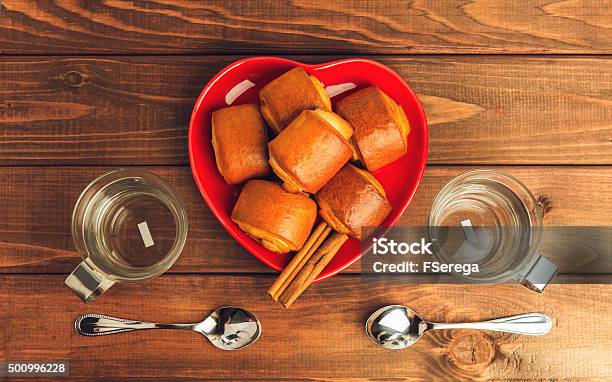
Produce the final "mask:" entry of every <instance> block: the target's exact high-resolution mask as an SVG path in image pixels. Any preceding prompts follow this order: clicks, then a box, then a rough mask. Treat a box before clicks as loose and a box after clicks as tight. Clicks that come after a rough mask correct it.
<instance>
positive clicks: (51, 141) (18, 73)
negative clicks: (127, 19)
mask: <svg viewBox="0 0 612 382" xmlns="http://www.w3.org/2000/svg"><path fill="white" fill-rule="evenodd" d="M335 58H337V57H296V59H298V60H303V61H307V62H324V61H328V60H332V59H335ZM376 59H379V60H380V61H382V62H383V63H385V64H387V65H389V66H390V67H392V68H393V69H394V70H396V71H398V72H399V73H400V74H401V75H402V76H403V77H404V78H405V79H406V80H407V81H408V82H409V83H410V85H411V86H412V87H413V88H414V89H415V91H417V92H418V94H419V97H420V98H421V100H422V102H423V104H424V106H425V109H426V112H427V115H428V119H429V123H430V151H429V161H430V163H436V164H448V163H450V164H465V163H472V164H500V163H501V164H512V163H514V164H557V163H567V164H579V163H580V164H612V161H611V160H612V122H611V121H612V93H610V91H609V88H610V86H611V84H612V60H610V59H608V58H526V57H512V58H510V59H509V58H500V57H399V58H398V57H395V58H393V57H376ZM233 60H234V58H229V57H158V56H156V57H113V58H108V57H105V58H103V57H91V58H89V57H88V58H72V57H70V58H66V57H63V58H57V57H55V58H50V57H35V58H34V57H29V58H28V57H16V58H4V59H3V60H2V61H1V62H0V97H1V98H0V126H1V129H0V165H18V166H22V165H37V164H41V165H51V164H53V165H59V164H66V165H85V164H87V165H111V164H116V165H137V164H149V165H168V164H173V165H174V164H186V163H187V162H188V157H187V139H186V137H187V126H188V121H189V115H190V113H191V108H192V106H193V102H194V100H195V97H196V96H197V95H198V93H199V92H200V90H201V89H202V87H203V86H204V85H205V84H206V82H207V81H208V80H209V79H210V78H211V77H212V76H213V75H214V74H215V73H216V72H217V71H218V70H219V69H221V68H222V67H223V66H224V65H226V64H228V63H230V62H231V61H233Z"/></svg>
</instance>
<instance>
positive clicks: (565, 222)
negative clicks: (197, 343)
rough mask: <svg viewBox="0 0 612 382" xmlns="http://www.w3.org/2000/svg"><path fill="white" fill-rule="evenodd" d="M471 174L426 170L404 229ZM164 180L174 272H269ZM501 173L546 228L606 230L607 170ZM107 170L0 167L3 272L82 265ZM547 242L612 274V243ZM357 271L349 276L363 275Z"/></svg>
mask: <svg viewBox="0 0 612 382" xmlns="http://www.w3.org/2000/svg"><path fill="white" fill-rule="evenodd" d="M472 168H473V167H465V166H457V167H455V166H452V167H446V166H444V167H435V166H434V167H429V168H428V169H427V170H426V172H425V177H424V178H423V182H422V183H421V186H420V188H419V190H418V191H417V194H416V196H415V199H414V200H413V201H412V203H411V204H410V206H409V208H408V210H407V211H406V212H405V213H404V215H403V217H402V218H401V220H400V222H399V225H403V226H424V225H426V221H427V220H426V219H427V213H428V212H429V208H430V205H431V202H432V200H433V198H434V196H435V194H436V193H437V192H438V190H439V189H440V188H441V187H442V186H443V185H444V184H445V183H446V182H447V181H448V180H449V179H450V178H452V177H453V176H455V175H458V174H459V173H462V172H464V171H466V170H468V169H472ZM149 169H150V170H152V171H153V172H155V173H157V174H159V175H161V176H163V177H164V178H166V179H167V180H168V181H169V182H170V183H171V184H173V185H174V186H175V188H176V189H177V191H178V192H179V194H180V195H181V197H182V198H183V200H184V202H185V204H186V206H187V211H188V212H187V213H188V216H189V224H190V230H189V235H188V240H187V244H186V247H185V250H184V252H183V254H182V256H181V257H180V258H179V260H178V262H177V263H176V264H175V266H174V267H173V268H172V270H171V271H172V272H207V273H208V272H233V273H235V272H245V273H250V272H258V273H261V272H272V270H271V269H269V268H267V267H266V266H264V265H263V264H262V263H260V262H259V261H258V260H256V259H255V258H254V257H253V256H251V255H250V254H248V253H247V252H246V251H245V250H244V249H242V247H241V246H240V245H239V244H238V243H237V242H236V241H235V240H233V238H232V237H231V236H230V235H229V234H228V233H227V232H225V230H224V229H223V228H222V227H221V225H220V224H219V223H218V222H217V220H216V219H215V217H214V216H213V215H212V213H211V212H210V210H209V209H208V208H207V206H206V204H205V202H204V200H203V198H202V197H201V196H200V194H199V192H198V190H197V188H196V186H195V183H194V182H193V179H192V177H191V173H190V170H189V168H188V167H170V168H157V167H155V168H149ZM497 169H498V170H499V171H503V172H507V173H509V174H512V175H514V176H516V177H518V179H520V180H521V181H523V182H524V183H525V184H526V185H527V186H528V187H529V188H530V189H531V191H532V192H533V193H534V195H535V196H536V197H537V198H540V199H542V200H544V201H545V203H546V205H547V206H548V212H547V213H546V215H545V219H544V224H545V225H546V226H548V227H553V226H570V225H576V226H609V225H610V223H611V221H610V216H612V214H611V208H612V207H611V206H612V168H610V167H598V166H597V167H549V166H546V167H539V166H538V167H513V166H502V167H498V168H497ZM108 170H110V169H109V168H102V167H42V168H40V167H27V168H20V167H9V168H0V179H1V180H2V181H1V182H0V211H3V213H2V214H0V273H13V272H35V273H47V272H51V273H57V272H59V273H68V272H70V271H72V269H73V268H74V267H75V266H76V264H77V263H78V256H77V254H76V253H75V252H74V247H73V244H72V238H71V235H70V218H71V213H72V208H73V206H74V203H75V201H76V199H77V197H78V195H79V194H80V192H81V190H82V189H83V188H84V187H85V186H86V185H87V184H88V183H89V182H90V181H91V180H93V179H94V178H96V177H97V176H98V175H101V174H103V173H104V172H106V171H108ZM566 232H567V231H563V232H561V234H560V235H557V236H553V238H555V237H557V238H559V240H548V243H545V246H544V248H543V251H544V252H545V253H547V254H548V255H549V256H550V257H551V258H552V259H553V260H554V261H555V262H556V263H557V265H559V266H560V267H561V270H562V271H563V272H576V273H601V272H608V273H612V258H611V257H610V253H609V249H610V248H612V244H610V243H609V240H608V241H606V240H602V239H601V238H598V239H597V240H595V239H586V238H569V237H568V236H567V235H566ZM359 270H360V269H359V267H358V266H357V265H355V266H353V267H351V268H350V269H349V270H348V272H359Z"/></svg>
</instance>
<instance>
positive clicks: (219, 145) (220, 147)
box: [212, 104, 272, 184]
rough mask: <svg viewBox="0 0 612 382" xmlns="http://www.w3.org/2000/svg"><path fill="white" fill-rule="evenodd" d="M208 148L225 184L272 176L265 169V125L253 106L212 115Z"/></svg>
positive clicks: (229, 108)
mask: <svg viewBox="0 0 612 382" xmlns="http://www.w3.org/2000/svg"><path fill="white" fill-rule="evenodd" d="M212 145H213V149H214V151H215V160H216V162H217V168H218V169H219V172H220V173H221V176H223V179H225V181H226V182H227V183H228V184H238V183H242V182H244V181H247V180H249V179H252V178H263V177H266V176H268V175H270V174H271V173H272V171H271V169H270V166H269V165H268V137H267V133H266V125H265V124H264V122H263V120H262V119H261V115H260V114H259V109H258V108H257V105H255V104H248V105H239V106H230V107H226V108H223V109H219V110H217V111H215V112H213V114H212Z"/></svg>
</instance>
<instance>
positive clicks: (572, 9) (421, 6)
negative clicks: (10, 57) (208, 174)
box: [0, 0, 612, 54]
mask: <svg viewBox="0 0 612 382" xmlns="http://www.w3.org/2000/svg"><path fill="white" fill-rule="evenodd" d="M85 4H86V6H85ZM2 5H3V10H2V12H3V13H4V14H3V17H4V19H3V23H2V25H0V42H1V43H2V45H1V48H0V52H3V53H13V54H21V53H73V54H83V53H101V52H102V53H199V52H202V51H206V52H215V53H244V52H249V53H255V52H256V53H286V52H309V53H310V52H316V53H328V52H330V51H333V52H339V51H340V52H347V53H350V54H353V53H354V52H359V53H361V54H367V53H393V54H398V53H402V54H410V53H435V54H438V53H611V52H612V29H611V28H610V27H611V25H612V24H611V21H610V20H612V3H611V2H610V1H609V0H599V1H594V0H573V1H566V0H557V1H550V0H531V1H528V2H526V1H517V2H514V3H510V4H509V3H508V2H507V1H506V0H477V1H464V0H461V1H455V0H427V1H423V0H420V1H410V2H408V1H401V0H392V1H382V0H374V1H350V0H336V1H333V2H319V1H287V2H282V3H281V2H275V1H273V0H268V1H237V2H232V1H196V0H192V1H179V2H177V1H170V0H156V1H126V0H123V1H108V2H93V3H92V2H77V1H70V0H68V1H66V0H56V1H34V0H25V1H24V0H2Z"/></svg>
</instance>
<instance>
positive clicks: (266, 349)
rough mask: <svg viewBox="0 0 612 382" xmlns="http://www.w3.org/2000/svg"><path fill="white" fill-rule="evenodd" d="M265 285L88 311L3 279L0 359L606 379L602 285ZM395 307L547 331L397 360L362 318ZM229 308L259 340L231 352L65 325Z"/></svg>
mask: <svg viewBox="0 0 612 382" xmlns="http://www.w3.org/2000/svg"><path fill="white" fill-rule="evenodd" d="M272 278H273V277H272V276H271V275H268V276H246V275H243V276H234V277H232V278H231V279H228V278H227V277H224V276H219V275H217V276H213V275H208V276H204V275H166V276H162V277H161V278H158V279H156V280H153V281H151V282H147V283H145V284H140V285H132V286H125V285H124V286H117V287H114V288H112V289H110V290H109V291H108V292H107V295H105V296H103V297H102V298H101V299H100V300H98V301H96V302H95V303H94V305H92V306H89V307H87V308H86V307H85V305H84V304H83V303H81V302H80V301H78V299H77V297H75V296H74V295H73V294H72V293H71V292H70V291H69V290H68V289H67V288H66V287H65V286H64V285H63V277H62V276H60V275H47V276H35V275H12V276H9V275H3V276H0V282H1V283H2V286H3V287H2V288H0V319H1V320H2V322H3V323H5V325H3V328H5V329H4V330H5V333H4V334H5V336H4V338H3V341H2V342H0V344H1V345H0V359H6V358H7V356H10V358H11V359H20V360H42V359H55V360H68V361H70V375H71V377H72V378H82V379H98V380H100V379H104V380H109V379H112V380H122V379H127V378H132V379H138V380H144V379H157V380H160V379H162V380H171V379H172V378H176V379H185V380H187V379H189V380H192V379H198V378H208V379H213V380H221V379H225V378H227V379H229V380H244V377H245V376H248V377H250V378H253V379H260V380H275V379H283V380H292V381H295V380H298V379H308V380H323V379H324V380H327V379H333V380H339V381H340V380H341V381H346V380H349V379H351V378H355V379H360V380H366V379H367V380H388V379H390V378H397V379H401V380H418V381H429V380H440V381H442V380H444V381H449V380H457V381H464V380H507V379H512V380H542V379H547V380H565V381H592V380H597V378H600V379H601V380H609V379H611V378H612V350H611V349H610V346H609V339H610V338H611V337H612V327H611V326H610V325H602V324H601V323H602V322H601V319H602V317H606V316H608V315H609V314H610V313H611V312H610V306H611V304H612V287H611V286H610V285H552V286H550V287H549V289H547V290H546V292H545V293H544V294H543V295H538V294H536V293H533V292H531V291H529V290H527V289H526V288H522V287H520V286H518V285H516V286H493V287H492V286H469V285H407V286H404V287H402V288H392V289H390V288H388V287H386V286H384V285H376V284H370V285H364V284H362V283H361V281H360V278H359V277H358V276H344V277H337V278H334V279H331V280H329V281H326V282H325V283H322V284H320V285H317V286H316V287H313V288H310V289H309V290H307V291H306V293H305V294H304V295H303V296H302V297H301V298H300V300H299V301H298V302H297V303H296V304H295V305H294V306H293V307H292V308H291V309H289V310H285V309H283V308H281V307H280V306H279V305H278V304H276V303H274V302H272V301H271V300H270V299H269V298H268V296H267V294H266V288H267V286H268V285H269V284H270V283H271V282H272ZM51 301H52V302H53V303H50V302H51ZM391 303H405V304H407V305H409V306H411V307H412V308H413V309H415V310H416V311H417V312H419V313H420V314H421V315H423V316H424V317H425V318H427V319H430V320H432V321H446V322H462V321H468V320H481V319H491V318H496V317H503V316H507V315H512V314H519V313H524V312H543V313H545V314H547V315H549V316H550V317H551V318H552V320H553V323H554V326H553V330H552V331H551V333H549V334H548V335H546V336H542V337H527V336H519V335H513V334H503V333H493V332H476V331H468V330H452V331H434V332H431V333H428V334H426V335H425V336H424V337H423V338H422V339H421V340H420V341H419V342H418V343H417V344H415V345H414V346H413V347H412V348H410V349H406V350H404V351H396V352H393V351H388V350H384V349H380V348H378V347H376V346H375V345H374V344H373V343H371V342H370V340H369V339H368V338H367V337H366V336H365V334H364V330H363V325H364V322H365V320H366V319H367V317H368V316H369V314H370V313H371V312H373V311H374V310H376V309H377V308H379V307H380V306H384V305H387V304H391ZM227 304H235V305H239V306H243V307H245V308H248V309H249V310H251V311H252V312H253V313H255V314H256V315H257V316H258V318H259V319H260V320H261V322H262V325H263V334H262V336H261V338H260V340H259V342H257V343H256V344H254V345H253V346H251V347H249V348H247V349H245V350H243V351H240V352H221V351H218V350H216V349H214V348H213V347H212V345H210V344H209V343H208V342H207V340H206V339H205V338H204V337H202V336H201V335H199V334H196V333H190V332H183V331H179V332H173V331H145V332H133V333H121V334H117V335H113V336H107V337H93V338H86V337H81V336H79V335H78V334H77V333H76V332H75V331H74V328H73V322H74V319H75V318H76V317H77V316H78V315H79V314H82V313H85V312H90V311H95V312H98V313H101V314H107V315H114V316H117V317H123V318H131V319H139V320H150V321H157V322H195V321H199V320H201V319H202V318H204V316H205V315H207V314H208V313H209V312H210V311H211V310H212V309H213V308H214V307H217V306H222V305H227ZM577 306H579V307H580V309H575V307H577ZM43 323H44V324H43ZM41 325H42V326H41ZM24 328H30V329H32V330H24ZM34 328H38V329H37V330H33V329H34ZM577 330H579V331H580V332H579V335H578V334H577ZM238 365H240V366H239V367H238Z"/></svg>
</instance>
